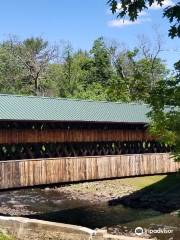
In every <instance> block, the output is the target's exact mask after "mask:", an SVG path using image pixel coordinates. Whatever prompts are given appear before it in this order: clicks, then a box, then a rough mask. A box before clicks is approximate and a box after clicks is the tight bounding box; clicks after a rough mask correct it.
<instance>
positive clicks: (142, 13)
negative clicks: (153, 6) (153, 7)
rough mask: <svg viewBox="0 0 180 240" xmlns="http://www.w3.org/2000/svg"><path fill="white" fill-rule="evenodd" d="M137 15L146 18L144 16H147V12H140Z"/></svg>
mask: <svg viewBox="0 0 180 240" xmlns="http://www.w3.org/2000/svg"><path fill="white" fill-rule="evenodd" d="M138 15H139V16H146V15H147V12H145V11H142V12H140V13H139V14H138Z"/></svg>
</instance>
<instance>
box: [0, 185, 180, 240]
mask: <svg viewBox="0 0 180 240" xmlns="http://www.w3.org/2000/svg"><path fill="white" fill-rule="evenodd" d="M1 213H4V214H7V215H8V214H9V215H18V216H20V215H24V216H26V217H30V218H37V219H43V220H48V221H55V222H62V223H70V224H75V225H81V226H85V227H89V228H92V229H95V228H103V227H106V228H107V229H108V231H109V232H111V233H124V234H129V233H134V230H135V228H136V227H142V228H143V229H153V230H157V229H164V228H166V230H167V229H168V231H169V230H170V231H171V232H172V233H161V234H160V233H153V234H152V233H151V235H150V236H152V237H154V236H155V237H157V239H160V240H166V239H171V240H172V239H173V240H176V239H177V240H179V239H180V217H178V216H173V215H170V214H162V213H160V212H157V211H153V210H151V209H146V210H144V209H133V208H129V207H124V206H122V205H116V206H109V205H108V204H107V203H99V204H95V205H92V203H90V202H88V201H81V200H73V199H70V198H69V196H68V195H66V194H64V193H61V192H56V191H50V190H45V189H40V188H34V189H21V190H16V191H6V192H1V193H0V214H1Z"/></svg>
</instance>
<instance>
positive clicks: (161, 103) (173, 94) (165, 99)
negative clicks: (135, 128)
mask: <svg viewBox="0 0 180 240" xmlns="http://www.w3.org/2000/svg"><path fill="white" fill-rule="evenodd" d="M175 68H176V71H177V72H176V75H175V76H174V77H172V78H170V79H168V80H167V81H163V80H161V81H159V82H158V83H157V86H156V87H155V88H154V89H153V90H152V92H151V97H150V98H149V104H150V106H151V108H152V110H151V111H150V113H149V116H150V117H151V120H152V122H151V124H150V132H151V133H152V134H153V135H155V136H157V137H158V138H159V139H160V140H161V141H163V142H165V143H167V144H169V145H172V146H175V148H174V151H173V152H174V156H175V159H176V160H180V111H179V107H180V61H179V62H178V63H176V65H175Z"/></svg>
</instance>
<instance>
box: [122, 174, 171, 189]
mask: <svg viewBox="0 0 180 240" xmlns="http://www.w3.org/2000/svg"><path fill="white" fill-rule="evenodd" d="M166 177H167V175H154V176H143V177H132V178H124V179H120V182H121V183H122V184H125V185H130V186H132V187H134V188H135V189H137V190H140V189H143V188H145V187H148V186H150V185H152V184H155V183H158V182H159V181H161V180H164V179H165V178H166Z"/></svg>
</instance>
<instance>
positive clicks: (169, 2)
mask: <svg viewBox="0 0 180 240" xmlns="http://www.w3.org/2000/svg"><path fill="white" fill-rule="evenodd" d="M162 4H163V5H162V6H160V5H158V4H157V3H156V2H155V3H153V4H152V5H151V6H150V9H152V10H159V9H161V8H165V7H168V6H174V2H173V1H172V0H164V2H162Z"/></svg>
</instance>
